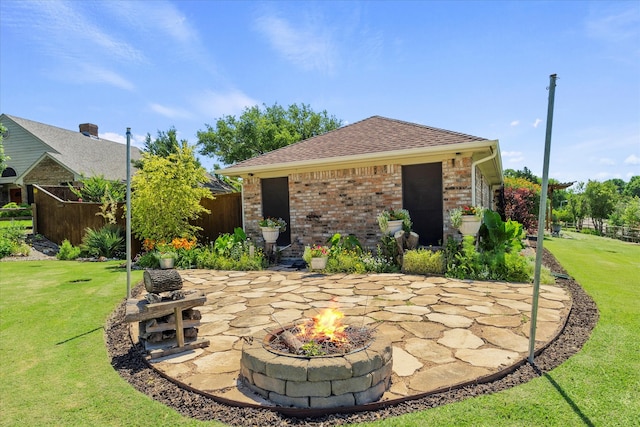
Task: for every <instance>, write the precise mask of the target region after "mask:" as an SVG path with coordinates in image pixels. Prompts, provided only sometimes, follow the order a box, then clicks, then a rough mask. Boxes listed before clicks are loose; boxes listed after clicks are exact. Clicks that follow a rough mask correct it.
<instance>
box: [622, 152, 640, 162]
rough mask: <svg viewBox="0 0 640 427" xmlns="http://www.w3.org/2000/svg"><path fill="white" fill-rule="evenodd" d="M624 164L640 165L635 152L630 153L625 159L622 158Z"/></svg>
mask: <svg viewBox="0 0 640 427" xmlns="http://www.w3.org/2000/svg"><path fill="white" fill-rule="evenodd" d="M624 164H625V165H640V157H638V156H636V155H635V154H631V155H630V156H628V157H627V158H626V159H624Z"/></svg>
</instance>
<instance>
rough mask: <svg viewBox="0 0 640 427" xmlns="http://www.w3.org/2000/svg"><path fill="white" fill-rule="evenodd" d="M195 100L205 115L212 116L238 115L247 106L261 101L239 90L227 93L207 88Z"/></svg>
mask: <svg viewBox="0 0 640 427" xmlns="http://www.w3.org/2000/svg"><path fill="white" fill-rule="evenodd" d="M193 102H194V104H195V105H196V107H197V108H198V110H199V111H200V112H201V113H202V114H203V115H205V116H207V117H210V118H218V117H222V116H226V115H230V116H232V115H236V114H239V113H241V112H242V110H244V109H245V108H246V107H252V106H254V105H259V104H260V102H259V101H257V100H255V99H253V98H251V97H249V96H248V95H246V94H244V93H243V92H241V91H238V90H231V91H229V92H226V93H221V92H214V91H211V90H205V91H204V92H203V93H202V94H199V95H198V96H197V97H196V98H194V101H193Z"/></svg>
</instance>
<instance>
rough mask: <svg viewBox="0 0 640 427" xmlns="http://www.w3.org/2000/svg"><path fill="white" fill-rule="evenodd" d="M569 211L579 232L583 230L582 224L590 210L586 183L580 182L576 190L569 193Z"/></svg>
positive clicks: (570, 190)
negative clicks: (585, 190)
mask: <svg viewBox="0 0 640 427" xmlns="http://www.w3.org/2000/svg"><path fill="white" fill-rule="evenodd" d="M567 200H568V201H569V202H568V203H567V210H568V211H569V213H570V215H571V217H572V218H573V222H574V223H575V225H576V229H577V230H582V224H583V222H584V219H585V217H586V216H587V213H588V210H589V204H588V202H587V198H586V196H585V195H584V182H579V183H578V184H577V185H576V188H575V189H569V191H568V192H567Z"/></svg>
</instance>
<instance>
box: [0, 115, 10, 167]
mask: <svg viewBox="0 0 640 427" xmlns="http://www.w3.org/2000/svg"><path fill="white" fill-rule="evenodd" d="M6 131H7V128H6V127H4V125H3V124H2V123H0V173H2V172H4V170H5V169H6V168H7V160H9V157H8V156H6V155H5V154H4V144H3V143H2V141H3V140H4V133H5V132H6Z"/></svg>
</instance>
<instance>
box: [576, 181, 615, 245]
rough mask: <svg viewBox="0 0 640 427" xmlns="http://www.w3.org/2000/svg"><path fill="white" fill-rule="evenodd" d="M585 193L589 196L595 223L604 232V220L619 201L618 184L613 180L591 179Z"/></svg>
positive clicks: (592, 217) (588, 199)
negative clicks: (600, 180)
mask: <svg viewBox="0 0 640 427" xmlns="http://www.w3.org/2000/svg"><path fill="white" fill-rule="evenodd" d="M584 195H585V197H586V198H587V203H588V205H589V215H590V216H591V219H592V220H593V225H594V227H595V228H596V230H598V232H599V233H600V234H602V229H603V225H604V220H605V219H606V218H608V217H609V215H610V214H611V213H612V212H613V210H614V209H615V206H616V203H617V201H618V197H619V196H618V191H617V189H616V186H615V184H613V183H612V182H599V181H591V180H589V182H587V186H586V188H585V190H584Z"/></svg>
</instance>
